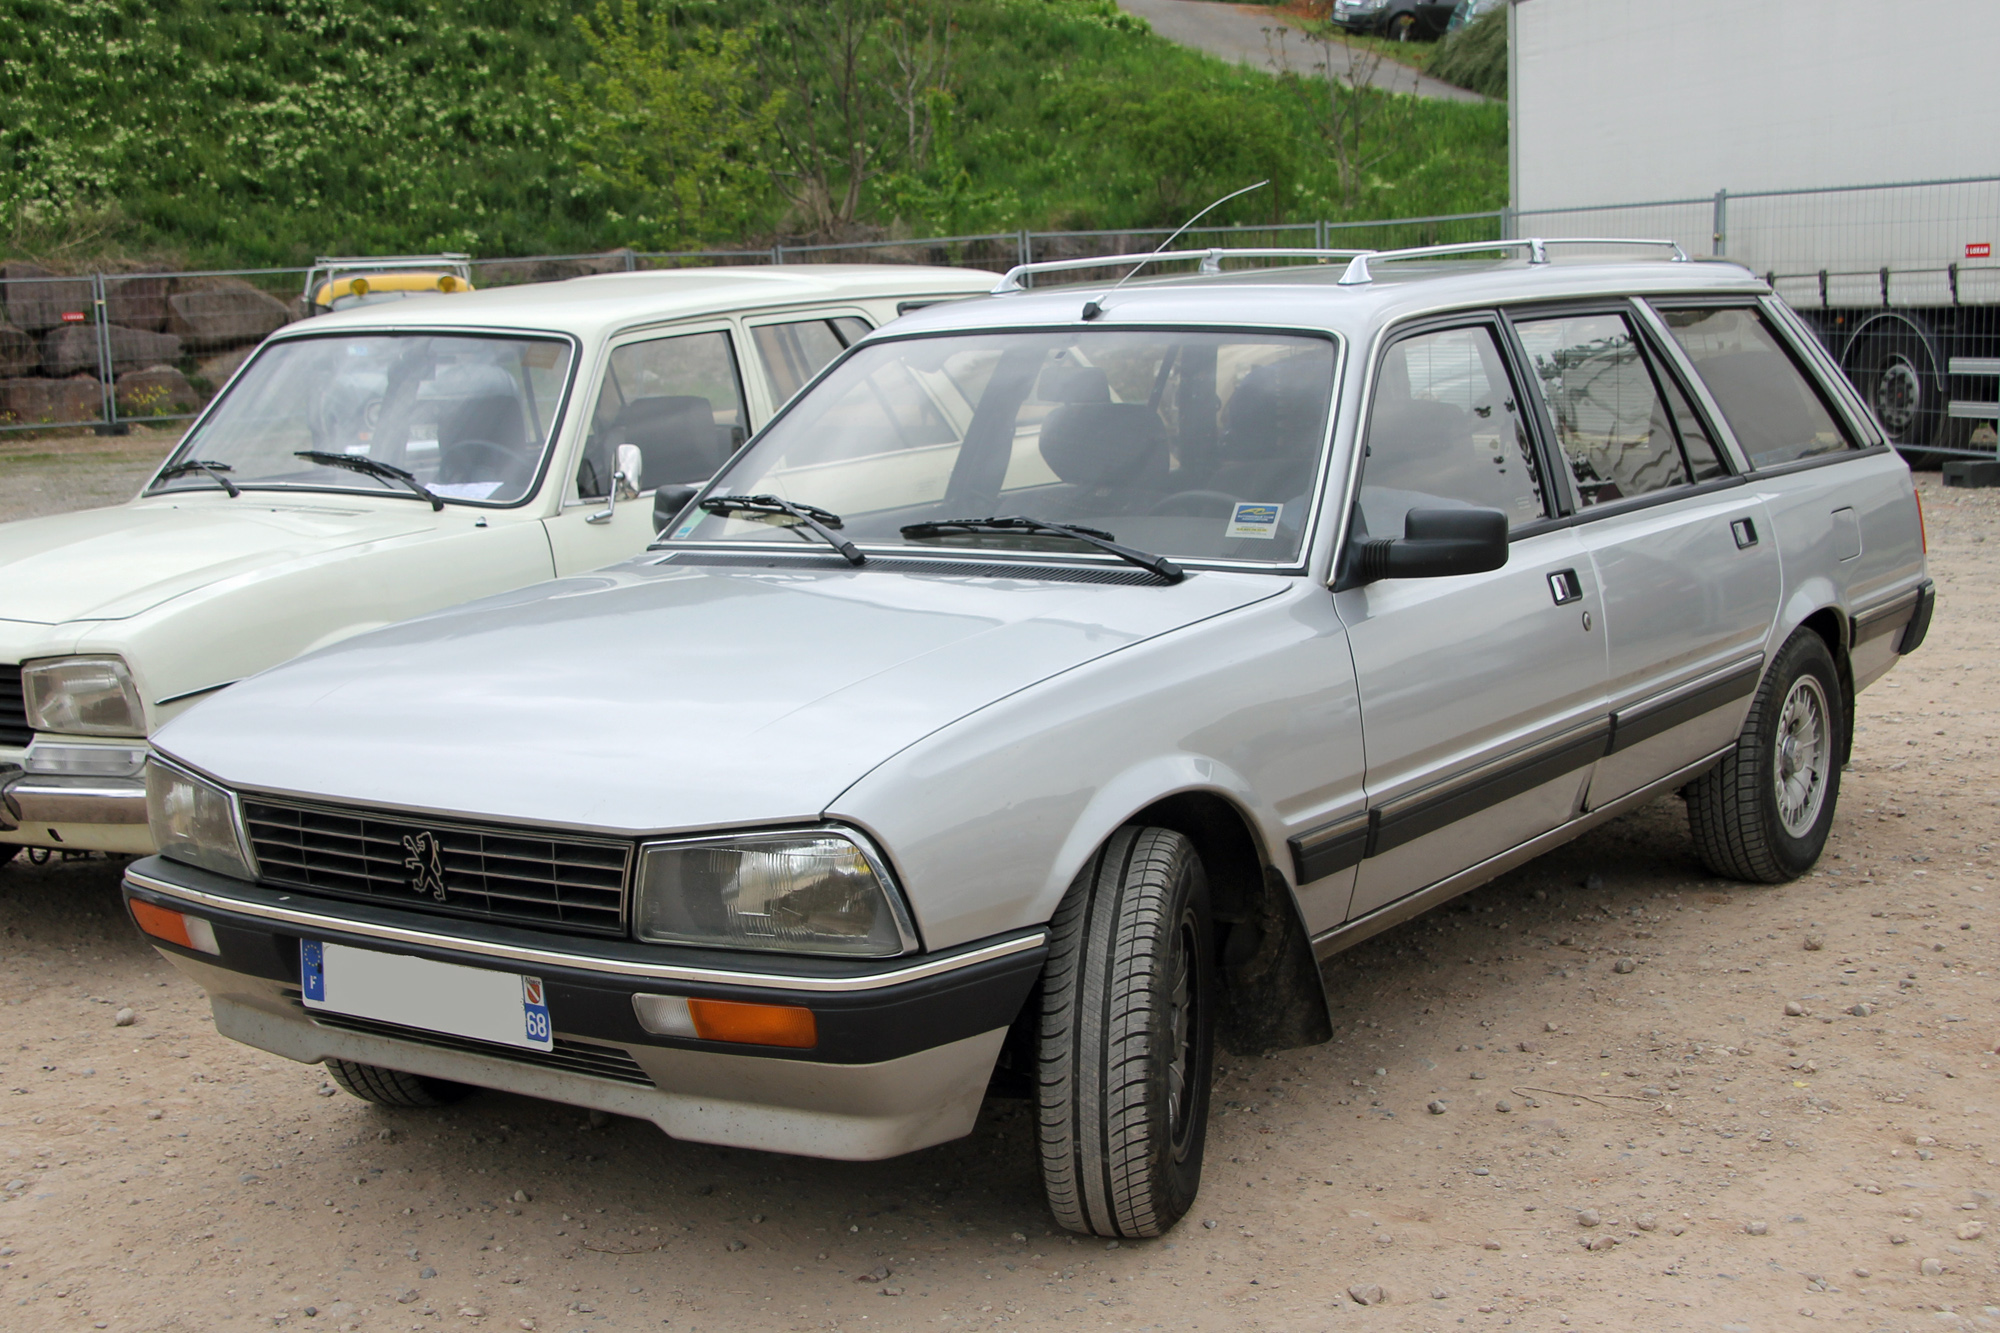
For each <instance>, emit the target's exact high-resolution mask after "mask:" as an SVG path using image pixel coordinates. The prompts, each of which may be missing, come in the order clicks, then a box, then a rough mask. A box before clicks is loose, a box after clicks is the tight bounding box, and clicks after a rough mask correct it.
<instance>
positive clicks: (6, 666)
mask: <svg viewBox="0 0 2000 1333" xmlns="http://www.w3.org/2000/svg"><path fill="white" fill-rule="evenodd" d="M34 738H35V733H34V732H32V731H30V730H28V702H27V699H26V697H25V696H24V695H23V694H22V693H21V668H19V667H17V666H15V665H14V664H13V663H11V662H8V663H0V745H26V744H27V743H28V742H29V741H31V740H33V739H34Z"/></svg>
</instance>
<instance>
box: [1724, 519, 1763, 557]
mask: <svg viewBox="0 0 2000 1333" xmlns="http://www.w3.org/2000/svg"><path fill="white" fill-rule="evenodd" d="M1729 534H1730V536H1732V537H1734V538H1736V549H1737V550H1739V551H1741V550H1744V549H1746V548H1748V547H1752V546H1755V545H1756V544H1757V525H1756V524H1755V523H1753V522H1751V521H1750V520H1749V519H1747V518H1739V519H1737V520H1736V521H1735V522H1733V523H1731V524H1730V525H1729Z"/></svg>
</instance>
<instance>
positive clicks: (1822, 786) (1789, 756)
mask: <svg viewBox="0 0 2000 1333" xmlns="http://www.w3.org/2000/svg"><path fill="white" fill-rule="evenodd" d="M1830 716H1831V715H1830V713H1829V712H1828V709H1827V703H1826V691H1824V690H1823V689H1821V688H1820V683H1819V680H1818V679H1817V678H1816V677H1813V676H1801V677H1799V678H1798V679H1797V680H1796V681H1794V682H1792V688H1791V691H1790V692H1789V693H1787V694H1786V695H1785V706H1784V707H1783V708H1781V709H1780V710H1779V711H1778V753H1777V763H1776V765H1774V771H1773V775H1772V781H1773V784H1774V786H1775V788H1776V795H1777V800H1778V823H1779V824H1780V825H1782V826H1783V827H1784V830H1785V832H1786V833H1788V834H1790V835H1791V836H1792V837H1794V838H1803V837H1804V836H1805V835H1806V834H1807V833H1808V832H1810V831H1811V829H1812V826H1813V825H1814V823H1816V822H1817V821H1818V819H1819V812H1820V807H1821V806H1822V805H1824V804H1825V802H1826V783H1827V778H1828V777H1829V775H1830V774H1831V773H1832V771H1833V746H1832V743H1831V742H1832V735H1833V733H1832V729H1831V727H1830V726H1829V725H1828V721H1829V718H1830Z"/></svg>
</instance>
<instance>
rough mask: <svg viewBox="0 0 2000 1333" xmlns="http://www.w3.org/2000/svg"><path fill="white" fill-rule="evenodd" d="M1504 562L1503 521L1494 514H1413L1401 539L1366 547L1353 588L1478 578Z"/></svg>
mask: <svg viewBox="0 0 2000 1333" xmlns="http://www.w3.org/2000/svg"><path fill="white" fill-rule="evenodd" d="M1506 563H1507V516H1506V515H1505V514H1503V513H1501V512H1500V511H1499V510H1497V509H1412V510H1411V511H1410V512H1409V513H1408V514H1406V515H1404V517H1403V535H1402V536H1401V537H1400V538H1383V539H1380V540H1376V541H1370V542H1365V543H1363V544H1362V546H1361V549H1360V550H1359V551H1358V552H1357V553H1356V557H1355V565H1354V571H1355V574H1356V576H1357V577H1356V579H1355V582H1357V583H1374V582H1375V581H1377V580H1378V579H1436V578H1444V577H1446V576H1448V575H1452V574H1483V573H1485V572H1486V571H1487V570H1489V569H1499V568H1500V567H1501V566H1502V565H1505V564H1506Z"/></svg>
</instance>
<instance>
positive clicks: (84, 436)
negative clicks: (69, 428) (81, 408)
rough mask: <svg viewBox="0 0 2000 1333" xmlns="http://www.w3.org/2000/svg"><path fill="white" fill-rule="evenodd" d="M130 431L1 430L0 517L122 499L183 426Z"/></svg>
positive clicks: (90, 506)
mask: <svg viewBox="0 0 2000 1333" xmlns="http://www.w3.org/2000/svg"><path fill="white" fill-rule="evenodd" d="M182 424H184V423H175V424H174V425H173V426H170V427H167V428H165V429H159V430H155V429H153V428H152V427H149V426H134V427H133V428H132V433H131V434H129V435H112V436H106V437H99V436H97V435H93V434H90V433H87V432H83V431H77V432H72V433H66V434H62V435H35V436H26V437H23V436H18V435H0V522H5V521H6V520H8V519H15V518H37V517H40V516H41V515H43V514H60V513H65V512H67V511H68V510H71V509H94V508H96V507H98V506H99V505H115V504H123V503H125V501H127V500H129V499H131V498H132V497H133V496H135V495H137V494H138V493H139V488H140V487H141V486H143V485H145V483H146V478H148V477H150V476H151V475H152V474H153V469H154V468H156V467H158V466H159V465H160V460H161V459H163V458H165V457H166V456H167V453H168V451H170V450H171V449H172V448H173V447H174V445H175V444H176V443H177V442H178V441H179V440H180V438H181V429H180V428H181V425H182Z"/></svg>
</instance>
